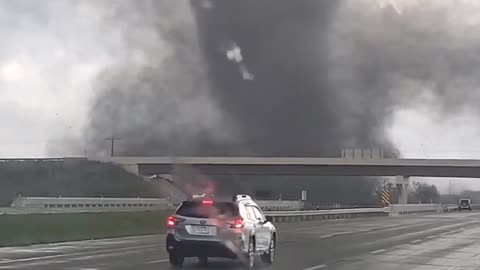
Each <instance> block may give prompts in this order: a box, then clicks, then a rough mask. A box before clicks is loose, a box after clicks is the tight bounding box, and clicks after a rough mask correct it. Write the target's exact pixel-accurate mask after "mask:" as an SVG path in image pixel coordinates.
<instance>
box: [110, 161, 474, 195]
mask: <svg viewBox="0 0 480 270" xmlns="http://www.w3.org/2000/svg"><path fill="white" fill-rule="evenodd" d="M108 161H110V162H113V163H116V164H119V165H121V166H123V167H124V168H125V169H127V170H128V171H130V172H133V173H135V174H139V175H154V174H170V173H171V172H172V170H173V169H174V166H182V165H188V166H192V167H194V168H195V169H198V170H199V171H201V172H202V173H205V174H208V175H295V176H301V175H318V176H395V177H396V184H397V188H398V191H399V203H407V192H406V191H407V188H408V185H409V177H410V176H417V177H458V178H462V177H463V178H480V160H463V159H346V158H316V157H301V158H300V157H113V158H111V159H110V160H108Z"/></svg>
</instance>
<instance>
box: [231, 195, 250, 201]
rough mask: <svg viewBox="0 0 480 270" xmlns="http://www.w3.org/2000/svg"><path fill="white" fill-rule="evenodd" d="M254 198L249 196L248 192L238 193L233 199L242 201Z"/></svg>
mask: <svg viewBox="0 0 480 270" xmlns="http://www.w3.org/2000/svg"><path fill="white" fill-rule="evenodd" d="M251 199H252V198H251V197H250V196H248V195H247V194H237V195H235V196H233V201H234V202H236V201H240V200H251Z"/></svg>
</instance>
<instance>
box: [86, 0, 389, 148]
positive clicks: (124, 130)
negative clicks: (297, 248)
mask: <svg viewBox="0 0 480 270" xmlns="http://www.w3.org/2000/svg"><path fill="white" fill-rule="evenodd" d="M142 3H144V4H145V6H148V8H145V9H143V8H142V5H139V7H136V8H135V9H134V10H135V12H137V13H138V14H142V15H141V16H138V18H141V19H139V21H140V28H141V29H142V31H140V33H143V34H145V35H146V36H142V35H139V31H138V30H136V29H138V27H139V25H138V24H139V23H137V24H133V25H127V26H124V27H122V35H123V36H124V39H125V40H126V41H127V44H128V45H127V47H126V51H127V54H133V60H132V56H131V55H130V57H129V58H128V57H127V59H126V60H125V62H121V63H118V64H116V65H113V66H112V67H111V68H110V69H108V70H107V71H105V72H104V74H102V76H99V78H98V79H97V81H98V82H97V84H96V87H97V89H98V91H97V92H98V96H97V98H96V99H95V103H94V106H93V107H92V111H91V123H90V126H89V135H90V136H91V137H90V138H91V140H92V142H95V143H94V144H93V145H94V146H95V147H94V149H102V148H101V147H100V146H101V145H103V144H102V138H104V137H108V136H111V135H114V136H117V137H120V138H122V141H121V142H119V147H120V148H121V150H119V151H121V152H120V153H119V154H128V155H134V154H139V155H160V156H162V155H169V154H173V155H257V156H275V155H278V156H338V155H339V153H340V150H341V148H342V147H345V146H350V147H352V146H355V147H379V146H380V147H382V148H384V149H385V151H386V152H387V153H389V152H390V153H391V152H392V150H393V149H394V147H393V146H392V145H391V144H390V143H389V142H388V140H387V138H385V135H384V132H383V127H384V121H385V119H388V113H389V112H388V110H387V107H388V106H389V105H390V102H389V101H388V99H387V98H388V95H389V94H388V91H386V90H385V87H384V86H385V85H383V84H382V83H381V79H380V78H378V79H377V78H375V76H374V75H372V74H365V75H360V76H361V77H360V78H358V79H359V80H361V82H360V83H362V84H363V85H362V84H359V82H358V81H356V82H349V83H348V85H342V83H341V82H342V80H341V79H337V78H333V79H332V78H331V77H332V75H331V74H330V72H331V69H332V66H333V65H332V63H331V62H332V60H333V61H334V60H335V59H332V57H331V48H330V46H329V45H330V44H329V40H330V39H331V28H332V23H333V22H335V19H336V14H338V11H339V7H340V6H341V1H335V2H324V1H322V2H313V1H296V2H288V1H280V2H279V1H262V2H258V1H242V2H238V1H192V4H193V5H192V7H193V10H190V7H189V5H188V3H187V2H184V1H177V2H175V4H172V3H171V2H167V1H144V2H142ZM146 3H149V4H150V5H147V4H146ZM117 9H118V8H117ZM172 9H173V10H175V11H174V12H172ZM185 10H187V11H188V12H185ZM179 11H183V13H181V14H180V15H179ZM129 12H131V11H129ZM266 14H268V16H267V15H266ZM123 15H125V16H127V18H128V16H130V15H128V14H123V13H121V12H118V14H114V15H112V18H113V20H114V21H115V19H116V20H117V21H115V22H116V23H121V24H122V25H124V24H125V22H124V21H125V19H124V17H123ZM136 18H137V17H136ZM138 18H137V19H138ZM158 18H162V19H161V22H158V21H157V20H158ZM186 18H187V19H186ZM164 22H166V23H167V26H165V25H163V24H162V23H164ZM147 34H149V35H147ZM151 40H156V41H159V42H151ZM147 41H150V42H148V44H150V45H151V46H153V48H150V47H148V46H146V45H145V44H144V43H145V42H147ZM157 43H158V44H159V45H157ZM138 55H140V56H142V57H138ZM135 56H136V57H137V58H140V59H142V61H140V63H135V61H134V60H135V59H136V58H135ZM372 72H374V71H373V70H372ZM368 76H370V78H367V77H368ZM337 80H338V81H340V83H338V82H337ZM353 84H357V87H358V89H357V90H355V92H353V91H351V90H350V89H352V85H353ZM372 86H374V87H372ZM345 89H347V91H351V93H349V94H348V95H345Z"/></svg>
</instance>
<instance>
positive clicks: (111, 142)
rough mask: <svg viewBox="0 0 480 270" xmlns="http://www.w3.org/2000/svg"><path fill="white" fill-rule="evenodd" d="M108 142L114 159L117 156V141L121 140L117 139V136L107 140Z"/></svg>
mask: <svg viewBox="0 0 480 270" xmlns="http://www.w3.org/2000/svg"><path fill="white" fill-rule="evenodd" d="M105 140H106V141H110V156H111V157H113V156H114V155H115V141H118V140H120V138H117V137H115V136H112V137H109V138H105Z"/></svg>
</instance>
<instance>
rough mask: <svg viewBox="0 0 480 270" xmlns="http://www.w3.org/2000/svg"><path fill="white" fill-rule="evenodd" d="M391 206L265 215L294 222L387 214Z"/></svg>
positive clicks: (274, 219) (281, 212)
mask: <svg viewBox="0 0 480 270" xmlns="http://www.w3.org/2000/svg"><path fill="white" fill-rule="evenodd" d="M388 213H389V208H388V207H387V208H355V209H335V210H313V211H312V210H310V211H270V212H265V215H267V216H270V217H272V219H273V221H274V222H292V221H308V220H324V219H342V218H354V217H367V216H387V215H388Z"/></svg>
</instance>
